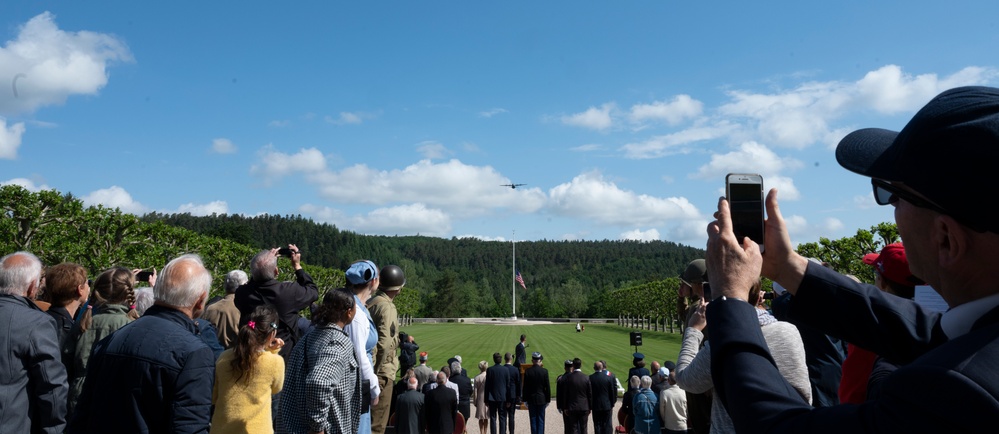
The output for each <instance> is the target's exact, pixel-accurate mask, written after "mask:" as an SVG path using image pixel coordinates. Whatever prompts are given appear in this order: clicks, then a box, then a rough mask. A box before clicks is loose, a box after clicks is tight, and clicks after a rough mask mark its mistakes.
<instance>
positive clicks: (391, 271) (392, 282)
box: [378, 265, 406, 291]
mask: <svg viewBox="0 0 999 434" xmlns="http://www.w3.org/2000/svg"><path fill="white" fill-rule="evenodd" d="M378 274H379V275H380V276H381V281H380V283H379V285H378V286H380V287H381V288H382V289H384V290H386V291H398V290H400V289H402V287H403V286H405V285H406V273H404V272H403V271H402V268H399V266H398V265H386V266H384V267H382V271H381V272H379V273H378Z"/></svg>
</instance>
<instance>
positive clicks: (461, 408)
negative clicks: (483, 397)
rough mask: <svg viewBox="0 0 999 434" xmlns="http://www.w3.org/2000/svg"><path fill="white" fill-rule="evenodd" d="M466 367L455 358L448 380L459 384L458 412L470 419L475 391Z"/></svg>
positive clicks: (466, 419) (467, 419)
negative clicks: (466, 373)
mask: <svg viewBox="0 0 999 434" xmlns="http://www.w3.org/2000/svg"><path fill="white" fill-rule="evenodd" d="M465 372H466V371H465V368H462V367H461V362H459V361H457V360H455V361H453V362H451V375H450V376H449V377H448V380H449V381H450V382H452V383H454V384H456V385H457V386H458V412H459V413H461V415H462V416H464V417H465V421H466V422H467V421H469V420H470V419H469V417H471V416H472V395H473V394H474V393H475V391H474V390H473V388H472V379H471V378H468V376H467V375H465Z"/></svg>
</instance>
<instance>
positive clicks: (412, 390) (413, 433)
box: [395, 377, 426, 434]
mask: <svg viewBox="0 0 999 434" xmlns="http://www.w3.org/2000/svg"><path fill="white" fill-rule="evenodd" d="M417 383H419V382H418V381H417V380H416V377H408V378H407V379H406V389H405V390H406V391H405V392H402V393H401V394H399V397H398V398H396V403H395V406H396V410H395V432H396V433H398V434H423V431H424V429H425V428H426V421H425V420H424V418H423V417H424V414H423V406H424V405H425V404H424V396H423V394H422V393H420V391H418V390H416V385H417Z"/></svg>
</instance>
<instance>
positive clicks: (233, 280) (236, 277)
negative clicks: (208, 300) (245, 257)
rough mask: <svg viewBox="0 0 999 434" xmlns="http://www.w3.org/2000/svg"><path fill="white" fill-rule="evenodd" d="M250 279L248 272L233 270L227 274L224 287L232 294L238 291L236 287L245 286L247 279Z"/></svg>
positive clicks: (227, 292)
mask: <svg viewBox="0 0 999 434" xmlns="http://www.w3.org/2000/svg"><path fill="white" fill-rule="evenodd" d="M247 280H249V278H248V277H246V272H245V271H243V270H232V271H230V272H228V273H226V275H225V283H223V284H222V287H223V288H225V293H226V294H232V293H234V292H236V288H239V287H240V286H243V285H244V284H245V283H246V281H247Z"/></svg>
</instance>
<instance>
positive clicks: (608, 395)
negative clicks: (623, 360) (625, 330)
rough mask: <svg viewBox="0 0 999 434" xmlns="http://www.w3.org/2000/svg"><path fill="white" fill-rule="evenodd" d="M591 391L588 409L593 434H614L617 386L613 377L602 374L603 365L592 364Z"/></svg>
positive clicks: (599, 363) (598, 363)
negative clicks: (591, 416) (591, 415)
mask: <svg viewBox="0 0 999 434" xmlns="http://www.w3.org/2000/svg"><path fill="white" fill-rule="evenodd" d="M590 389H591V390H592V395H591V398H592V400H591V401H590V409H591V410H592V411H593V432H594V434H611V433H612V432H614V416H613V413H614V404H616V403H617V384H616V381H614V377H611V376H609V375H607V373H606V372H604V364H603V363H601V362H599V361H597V362H593V374H591V375H590Z"/></svg>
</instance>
